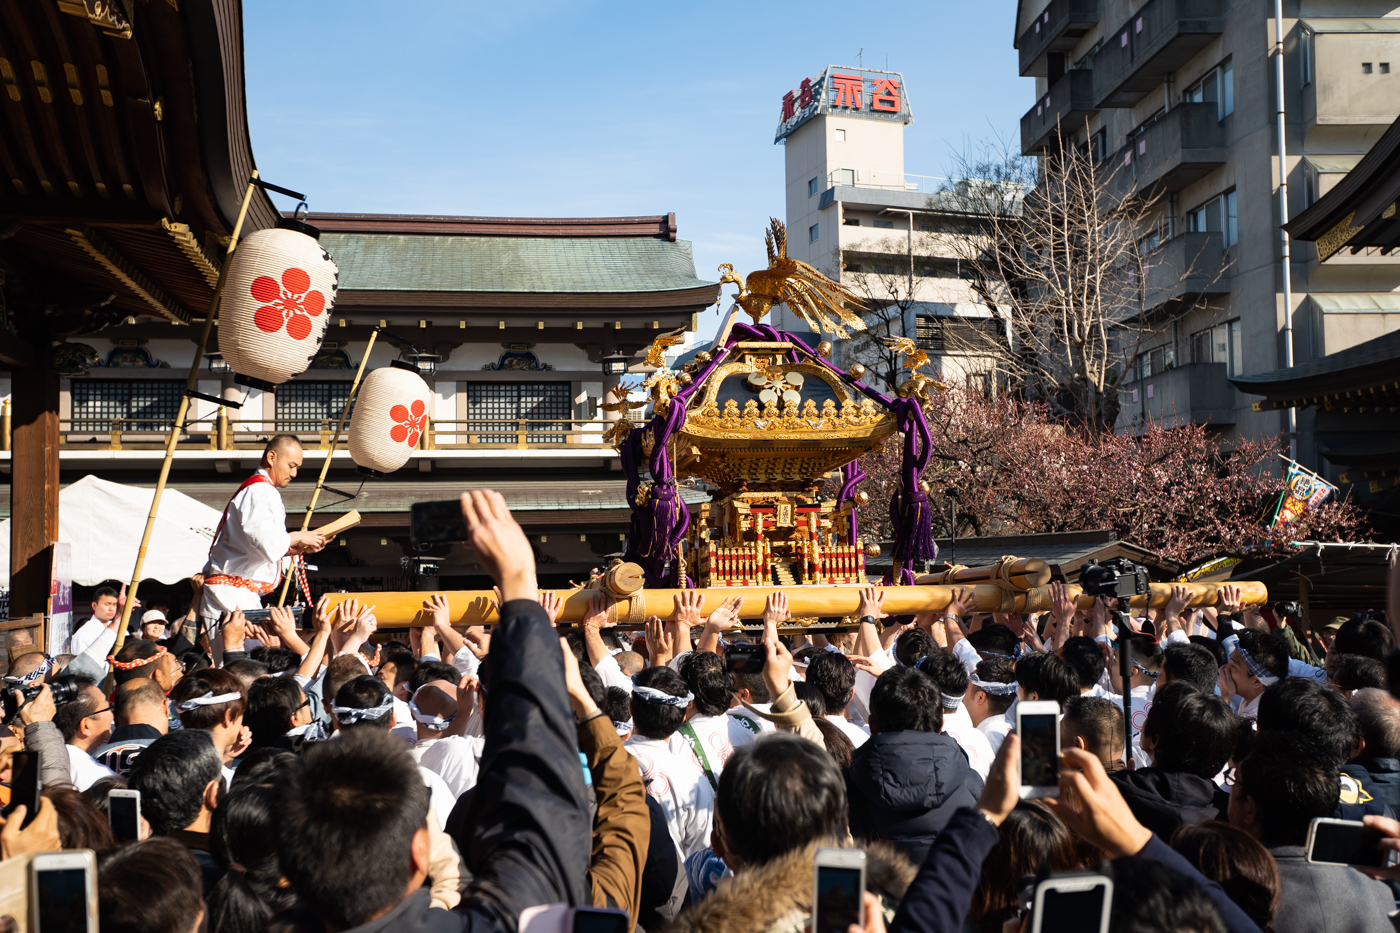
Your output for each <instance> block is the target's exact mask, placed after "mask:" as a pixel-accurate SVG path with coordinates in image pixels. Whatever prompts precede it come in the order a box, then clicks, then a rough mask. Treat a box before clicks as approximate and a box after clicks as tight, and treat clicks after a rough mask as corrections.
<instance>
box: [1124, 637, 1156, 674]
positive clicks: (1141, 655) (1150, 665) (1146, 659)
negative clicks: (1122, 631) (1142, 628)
mask: <svg viewBox="0 0 1400 933" xmlns="http://www.w3.org/2000/svg"><path fill="white" fill-rule="evenodd" d="M1128 645H1129V650H1131V651H1132V653H1133V657H1134V658H1136V659H1137V661H1138V663H1139V664H1141V665H1142V666H1143V667H1145V668H1147V669H1148V670H1150V671H1155V670H1160V669H1161V667H1162V644H1161V642H1159V641H1157V639H1156V638H1154V637H1153V636H1151V635H1146V634H1139V633H1137V632H1134V633H1132V634H1131V635H1129V636H1128Z"/></svg>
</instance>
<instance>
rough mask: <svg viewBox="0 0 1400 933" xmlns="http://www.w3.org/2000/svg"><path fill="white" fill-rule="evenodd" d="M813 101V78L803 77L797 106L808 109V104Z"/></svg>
mask: <svg viewBox="0 0 1400 933" xmlns="http://www.w3.org/2000/svg"><path fill="white" fill-rule="evenodd" d="M811 102H812V79H811V78H803V79H802V85H801V87H799V88H798V92H797V106H798V107H800V108H802V109H803V110H806V109H807V105H808V104H810V103H811Z"/></svg>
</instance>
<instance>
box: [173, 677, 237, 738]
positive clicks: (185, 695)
mask: <svg viewBox="0 0 1400 933" xmlns="http://www.w3.org/2000/svg"><path fill="white" fill-rule="evenodd" d="M207 693H212V694H214V696H216V697H219V696H223V695H225V694H228V693H236V694H238V696H237V697H235V698H234V699H232V700H227V701H225V702H223V703H213V704H210V705H209V706H196V707H194V708H193V709H189V710H186V711H185V712H183V713H181V714H180V724H181V725H182V726H184V727H185V728H186V729H203V730H205V731H206V732H207V731H208V730H210V729H213V728H214V727H215V726H218V725H222V724H223V721H224V716H225V714H231V715H232V718H233V719H238V718H239V717H241V716H242V715H243V711H244V710H245V709H247V708H248V696H247V694H246V693H245V692H244V690H243V681H241V680H239V679H238V678H237V677H235V676H234V675H232V674H230V673H229V672H228V671H226V670H221V669H219V668H217V667H202V668H200V669H199V670H197V671H193V672H191V673H189V674H186V675H185V676H184V677H181V678H180V682H179V683H178V684H176V685H175V688H174V689H173V690H171V691H170V700H171V707H172V708H174V704H176V703H183V702H184V701H186V700H193V699H195V698H196V697H202V696H204V695H205V694H207Z"/></svg>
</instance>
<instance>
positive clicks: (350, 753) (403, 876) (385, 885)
mask: <svg viewBox="0 0 1400 933" xmlns="http://www.w3.org/2000/svg"><path fill="white" fill-rule="evenodd" d="M672 673H674V672H672ZM726 770H727V769H726ZM427 819H428V788H427V786H426V785H425V784H424V783H423V777H422V775H421V774H420V773H419V771H418V766H417V764H415V763H414V761H413V759H412V758H411V757H409V754H408V750H407V749H406V748H405V747H404V744H403V742H402V741H400V740H399V739H397V738H395V737H394V736H392V735H389V734H387V733H384V732H379V731H376V730H368V729H357V730H355V731H353V732H346V733H345V734H344V735H343V736H341V737H340V738H339V739H337V740H336V741H333V742H316V743H314V744H312V745H310V746H308V747H307V748H306V750H305V751H304V752H303V753H302V756H301V761H300V763H299V765H298V766H297V767H295V768H293V769H291V771H290V773H289V774H288V779H287V788H286V793H285V794H284V795H283V797H282V798H281V818H280V820H278V829H279V833H280V837H281V844H280V847H279V852H280V855H281V861H282V870H283V872H284V873H285V874H286V877H287V880H288V881H290V882H291V883H292V887H294V888H295V889H296V892H297V895H298V896H299V897H300V898H301V900H302V901H303V902H304V903H305V904H306V905H307V906H308V907H309V908H310V909H311V910H312V911H313V912H315V913H317V914H319V915H320V916H321V917H322V918H323V919H325V920H327V921H329V923H330V924H334V925H335V926H339V927H342V928H349V927H357V926H360V925H361V924H364V923H366V922H367V921H368V920H369V918H370V917H373V916H375V915H376V914H378V913H380V912H382V911H384V910H385V909H386V908H390V907H393V906H394V905H395V904H397V903H398V902H399V901H400V900H402V899H403V897H404V890H405V889H406V887H407V886H408V881H409V878H410V877H411V873H412V871H413V868H412V860H411V858H410V855H409V853H410V851H411V850H412V846H413V837H414V836H415V835H416V834H417V833H418V832H419V831H420V830H423V829H424V827H425V826H426V823H427ZM328 853H354V855H353V856H351V857H345V858H329V857H327V854H328Z"/></svg>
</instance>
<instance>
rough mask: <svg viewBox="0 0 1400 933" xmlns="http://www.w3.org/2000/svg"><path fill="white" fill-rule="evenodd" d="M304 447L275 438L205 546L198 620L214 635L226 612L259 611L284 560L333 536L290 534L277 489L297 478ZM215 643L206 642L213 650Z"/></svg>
mask: <svg viewBox="0 0 1400 933" xmlns="http://www.w3.org/2000/svg"><path fill="white" fill-rule="evenodd" d="M302 456H303V453H302V447H301V442H300V441H298V440H297V439H296V438H295V437H294V436H292V435H291V434H278V435H276V436H275V437H273V438H272V439H271V440H269V441H268V442H267V447H266V448H264V449H263V455H262V463H261V464H260V466H259V469H258V471H257V472H256V473H254V474H253V475H252V476H250V477H248V478H247V479H246V480H244V481H243V485H241V486H239V487H238V491H237V492H235V493H234V494H233V498H232V499H230V500H229V502H228V505H227V506H225V507H224V517H223V518H222V519H221V520H220V521H219V529H218V531H216V532H215V533H214V541H213V543H212V544H211V545H210V546H209V560H208V562H207V563H206V564H205V565H204V592H203V594H202V598H201V600H200V608H199V616H200V619H201V621H202V622H203V624H204V626H205V628H206V629H207V630H208V631H210V632H213V631H215V630H217V629H218V625H219V620H220V618H222V617H223V614H224V613H226V612H232V611H234V610H235V609H242V610H244V611H247V610H249V609H260V608H262V597H263V596H265V595H267V594H268V593H271V592H272V591H273V590H274V589H276V587H277V584H278V583H279V582H280V581H281V579H282V560H283V558H286V557H293V556H296V555H297V554H307V553H315V552H316V551H319V550H321V549H322V548H323V547H325V546H326V543H327V542H328V541H330V540H331V538H333V537H335V535H334V534H330V535H326V534H323V533H322V532H319V531H288V530H287V510H286V507H285V506H283V504H282V495H281V493H280V492H278V490H280V489H282V488H284V487H285V486H286V485H287V484H288V483H290V482H291V481H292V480H293V479H295V478H296V475H297V471H298V470H299V469H301V463H302ZM214 641H215V639H212V638H211V639H210V644H211V645H213V643H214Z"/></svg>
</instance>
